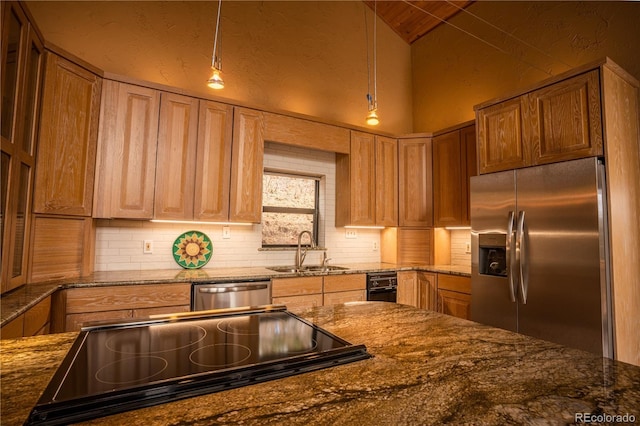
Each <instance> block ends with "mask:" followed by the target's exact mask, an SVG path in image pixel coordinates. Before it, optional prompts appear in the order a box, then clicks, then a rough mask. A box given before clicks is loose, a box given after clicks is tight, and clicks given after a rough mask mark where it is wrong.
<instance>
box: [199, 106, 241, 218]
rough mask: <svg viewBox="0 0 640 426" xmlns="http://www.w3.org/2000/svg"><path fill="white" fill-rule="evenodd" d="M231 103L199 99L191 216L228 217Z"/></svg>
mask: <svg viewBox="0 0 640 426" xmlns="http://www.w3.org/2000/svg"><path fill="white" fill-rule="evenodd" d="M232 141H233V106H231V105H225V104H220V103H216V102H211V101H204V100H201V101H200V113H199V120H198V148H197V154H196V164H195V169H196V176H195V179H196V181H195V196H194V208H193V218H194V219H196V220H219V221H227V220H228V219H229V184H230V181H231V144H232Z"/></svg>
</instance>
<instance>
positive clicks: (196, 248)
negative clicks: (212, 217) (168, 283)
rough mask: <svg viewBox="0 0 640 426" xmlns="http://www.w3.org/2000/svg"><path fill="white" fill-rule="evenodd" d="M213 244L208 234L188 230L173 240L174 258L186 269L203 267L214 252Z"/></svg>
mask: <svg viewBox="0 0 640 426" xmlns="http://www.w3.org/2000/svg"><path fill="white" fill-rule="evenodd" d="M212 249H213V245H212V244H211V240H210V239H209V237H208V236H207V235H206V234H203V233H202V232H200V231H187V232H185V233H184V234H182V235H180V236H179V237H178V238H176V240H175V241H174V242H173V259H174V260H175V261H176V263H177V264H178V265H180V266H182V267H183V268H185V269H198V268H202V267H203V266H204V265H206V264H207V262H209V259H211V255H212V254H213V250H212Z"/></svg>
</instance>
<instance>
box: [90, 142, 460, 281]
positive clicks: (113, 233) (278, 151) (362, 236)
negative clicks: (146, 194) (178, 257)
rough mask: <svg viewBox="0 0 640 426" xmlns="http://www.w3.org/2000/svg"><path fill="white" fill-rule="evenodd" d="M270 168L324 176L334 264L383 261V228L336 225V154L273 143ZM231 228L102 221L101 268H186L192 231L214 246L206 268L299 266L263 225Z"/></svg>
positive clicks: (326, 231) (323, 241) (324, 218)
mask: <svg viewBox="0 0 640 426" xmlns="http://www.w3.org/2000/svg"><path fill="white" fill-rule="evenodd" d="M264 166H265V167H266V168H272V169H278V170H287V171H291V172H301V173H308V174H313V175H318V176H322V179H321V201H320V211H321V218H320V228H321V229H323V232H322V231H321V235H319V240H320V245H321V246H324V247H326V248H327V256H328V257H330V258H331V259H332V261H331V263H333V264H340V263H357V262H379V261H380V249H379V247H380V231H379V230H376V229H357V230H356V232H357V238H355V239H353V238H346V234H345V229H344V228H336V227H335V186H336V182H335V154H333V153H329V152H323V151H316V150H310V149H304V148H297V147H292V146H285V145H281V144H275V143H269V142H267V143H266V144H265V155H264ZM229 229H230V238H223V232H222V230H223V227H222V225H213V224H199V223H198V224H196V223H194V224H184V223H183V224H176V223H154V222H148V221H134V220H98V222H97V229H96V258H95V270H96V271H115V270H142V269H144V270H148V269H181V267H180V266H178V264H177V263H176V262H175V261H174V260H173V255H172V245H173V242H174V241H175V239H176V238H177V237H178V236H179V235H180V234H182V233H183V232H186V231H189V230H198V231H201V232H204V233H205V234H207V235H208V236H209V238H210V239H211V241H212V243H213V255H212V257H211V260H210V261H209V263H207V265H205V266H204V267H203V268H205V269H206V268H216V267H236V266H273V265H292V264H293V263H294V257H295V252H294V251H292V250H278V251H274V250H261V243H262V233H261V225H259V224H257V225H252V226H231V227H230V228H229ZM145 240H149V241H153V253H151V254H145V253H143V245H144V241H145ZM452 245H453V242H452ZM452 251H453V249H452ZM321 259H322V251H313V252H310V253H309V254H308V255H307V260H306V261H305V262H306V263H308V264H316V263H320V262H321Z"/></svg>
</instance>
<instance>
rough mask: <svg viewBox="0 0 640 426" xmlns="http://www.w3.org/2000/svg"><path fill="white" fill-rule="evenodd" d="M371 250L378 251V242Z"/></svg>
mask: <svg viewBox="0 0 640 426" xmlns="http://www.w3.org/2000/svg"><path fill="white" fill-rule="evenodd" d="M371 248H372V249H373V251H378V242H377V241H374V242H373V246H372V247H371Z"/></svg>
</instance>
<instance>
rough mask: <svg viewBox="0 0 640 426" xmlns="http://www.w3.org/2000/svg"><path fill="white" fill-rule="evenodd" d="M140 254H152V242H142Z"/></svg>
mask: <svg viewBox="0 0 640 426" xmlns="http://www.w3.org/2000/svg"><path fill="white" fill-rule="evenodd" d="M142 252H143V253H145V254H151V253H153V241H152V240H144V244H143V246H142Z"/></svg>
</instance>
